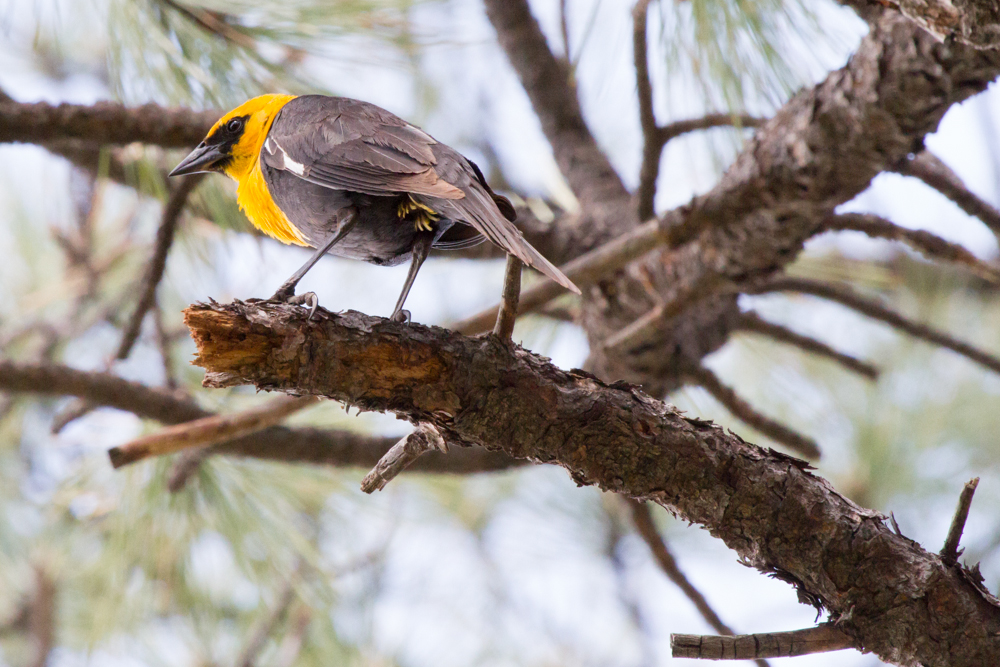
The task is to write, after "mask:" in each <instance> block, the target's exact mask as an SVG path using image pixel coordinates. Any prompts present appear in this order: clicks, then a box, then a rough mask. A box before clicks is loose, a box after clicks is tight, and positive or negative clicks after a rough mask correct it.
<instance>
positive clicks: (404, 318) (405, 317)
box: [389, 308, 410, 324]
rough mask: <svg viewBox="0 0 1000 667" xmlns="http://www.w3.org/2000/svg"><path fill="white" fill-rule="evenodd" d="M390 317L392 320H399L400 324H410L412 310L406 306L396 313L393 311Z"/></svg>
mask: <svg viewBox="0 0 1000 667" xmlns="http://www.w3.org/2000/svg"><path fill="white" fill-rule="evenodd" d="M389 319H390V320H392V321H393V322H399V323H400V324H409V323H410V311H408V310H406V309H405V308H400V309H399V310H397V311H396V312H395V313H393V314H392V316H391V317H390V318H389Z"/></svg>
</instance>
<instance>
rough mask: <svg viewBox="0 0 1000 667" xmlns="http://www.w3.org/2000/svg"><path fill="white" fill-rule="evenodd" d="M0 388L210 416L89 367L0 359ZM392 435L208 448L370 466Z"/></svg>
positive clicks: (479, 458) (436, 463)
mask: <svg viewBox="0 0 1000 667" xmlns="http://www.w3.org/2000/svg"><path fill="white" fill-rule="evenodd" d="M0 391H7V392H31V393H36V394H43V395H49V396H63V395H68V396H76V397H78V398H82V399H85V400H86V401H89V402H92V403H95V404H97V405H104V406H108V407H113V408H117V409H119V410H125V411H126V412H132V413H134V414H136V415H138V416H140V417H144V418H147V419H155V420H157V421H159V422H162V423H164V424H179V423H182V422H189V421H193V420H195V419H202V418H204V417H211V416H212V413H211V412H209V411H207V410H204V409H202V408H201V407H199V406H198V404H197V403H195V402H194V401H193V400H191V398H190V397H188V396H184V395H178V394H176V393H174V392H170V391H166V390H164V389H158V388H153V387H147V386H145V385H143V384H139V383H138V382H131V381H129V380H123V379H122V378H120V377H117V376H115V375H111V374H109V373H89V372H86V371H79V370H76V369H74V368H69V367H66V366H59V365H55V364H26V363H16V362H13V361H7V360H3V359H0ZM397 440H398V438H394V437H377V436H370V435H365V434H363V433H355V432H352V431H347V430H326V429H317V428H287V427H285V426H272V427H270V428H268V429H265V430H263V431H260V432H259V433H256V434H254V435H249V436H244V437H242V438H238V439H236V440H233V441H232V442H228V443H225V444H222V445H217V446H216V447H213V448H212V452H213V453H214V454H227V455H231V456H241V457H252V458H258V459H265V460H269V461H281V462H287V463H314V464H318V465H334V466H356V467H360V468H371V467H372V466H374V465H375V464H376V463H378V461H379V459H381V458H382V456H384V455H385V453H386V452H387V451H388V450H389V448H390V447H392V445H393V444H395V443H396V441H397ZM515 465H520V464H519V463H517V462H515V461H513V460H511V458H510V457H508V456H506V455H504V454H502V453H499V452H490V451H486V450H484V449H482V448H480V447H455V448H453V449H452V451H451V452H450V453H449V454H448V455H447V456H444V455H441V454H436V453H433V452H432V453H430V454H428V455H427V456H422V457H420V460H418V461H417V462H416V463H414V464H413V466H411V468H410V470H415V471H422V472H437V473H476V472H491V471H498V470H507V469H509V468H511V467H512V466H515Z"/></svg>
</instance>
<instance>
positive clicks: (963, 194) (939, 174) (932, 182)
mask: <svg viewBox="0 0 1000 667" xmlns="http://www.w3.org/2000/svg"><path fill="white" fill-rule="evenodd" d="M898 173H900V174H903V175H905V176H913V177H914V178H919V179H920V180H921V181H923V182H924V183H926V184H927V185H929V186H931V187H932V188H934V189H935V190H937V191H938V192H940V193H941V194H943V195H944V196H945V197H947V198H948V199H950V200H952V201H953V202H955V203H956V204H958V207H959V208H961V209H962V210H963V211H965V212H966V213H968V214H969V215H971V216H974V217H976V218H979V219H980V220H982V221H983V224H985V225H986V226H987V227H989V228H990V229H991V230H993V233H994V234H998V235H1000V211H997V209H996V207H994V206H993V205H991V204H990V203H989V202H987V201H986V200H984V199H983V198H982V197H980V196H979V195H977V194H975V193H973V192H972V191H971V190H969V188H967V187H966V185H965V183H964V182H963V181H962V179H961V177H959V175H958V174H956V173H955V172H954V170H953V169H952V168H951V167H949V166H948V165H947V164H945V163H944V162H943V161H942V160H941V158H939V157H938V156H936V155H934V153H931V152H930V151H927V150H925V151H921V152H920V153H918V154H917V155H916V157H914V158H913V159H912V160H909V161H907V162H904V163H903V164H902V165H901V166H900V167H899V169H898Z"/></svg>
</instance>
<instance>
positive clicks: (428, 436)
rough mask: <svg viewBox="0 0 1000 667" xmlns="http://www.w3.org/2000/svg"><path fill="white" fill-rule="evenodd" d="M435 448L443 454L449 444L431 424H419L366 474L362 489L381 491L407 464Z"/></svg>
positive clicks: (365, 490) (446, 451)
mask: <svg viewBox="0 0 1000 667" xmlns="http://www.w3.org/2000/svg"><path fill="white" fill-rule="evenodd" d="M435 449H436V450H437V451H439V452H441V453H442V454H447V453H448V445H446V444H445V442H444V438H442V437H441V433H439V432H438V430H437V429H436V428H434V426H432V425H431V424H417V427H416V428H415V429H413V432H412V433H410V434H409V435H407V436H406V437H404V438H403V439H402V440H400V441H399V442H397V443H396V444H395V445H393V446H392V449H390V450H389V451H388V452H386V453H385V456H383V457H382V458H381V459H380V460H379V462H378V463H376V464H375V467H374V468H372V471H371V472H369V473H368V474H367V475H365V478H364V479H363V480H361V490H362V491H364V492H365V493H373V492H375V491H381V490H382V489H384V488H385V485H386V484H388V483H389V482H391V481H392V480H393V479H395V478H396V476H397V475H399V473H401V472H403V471H404V470H405V469H406V468H407V466H409V465H410V464H411V463H413V462H414V461H416V460H417V459H418V458H420V457H421V456H422V455H423V454H426V453H427V452H430V451H433V450H435Z"/></svg>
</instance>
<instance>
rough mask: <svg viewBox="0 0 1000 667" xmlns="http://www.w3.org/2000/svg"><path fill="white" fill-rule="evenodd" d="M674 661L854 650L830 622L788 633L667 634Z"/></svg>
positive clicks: (770, 656) (845, 637)
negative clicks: (727, 635) (729, 634)
mask: <svg viewBox="0 0 1000 667" xmlns="http://www.w3.org/2000/svg"><path fill="white" fill-rule="evenodd" d="M670 648H671V649H672V655H673V657H675V658H700V659H702V660H753V659H759V658H790V657H794V656H798V655H809V654H811V653H828V652H830V651H842V650H844V649H846V648H854V640H853V639H851V637H849V636H848V635H846V634H844V633H843V632H841V631H840V630H838V629H837V627H836V625H834V624H833V623H824V624H822V625H818V626H816V627H815V628H805V629H804V630H792V631H791V632H768V633H761V634H756V635H738V636H736V637H712V636H700V635H670Z"/></svg>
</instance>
